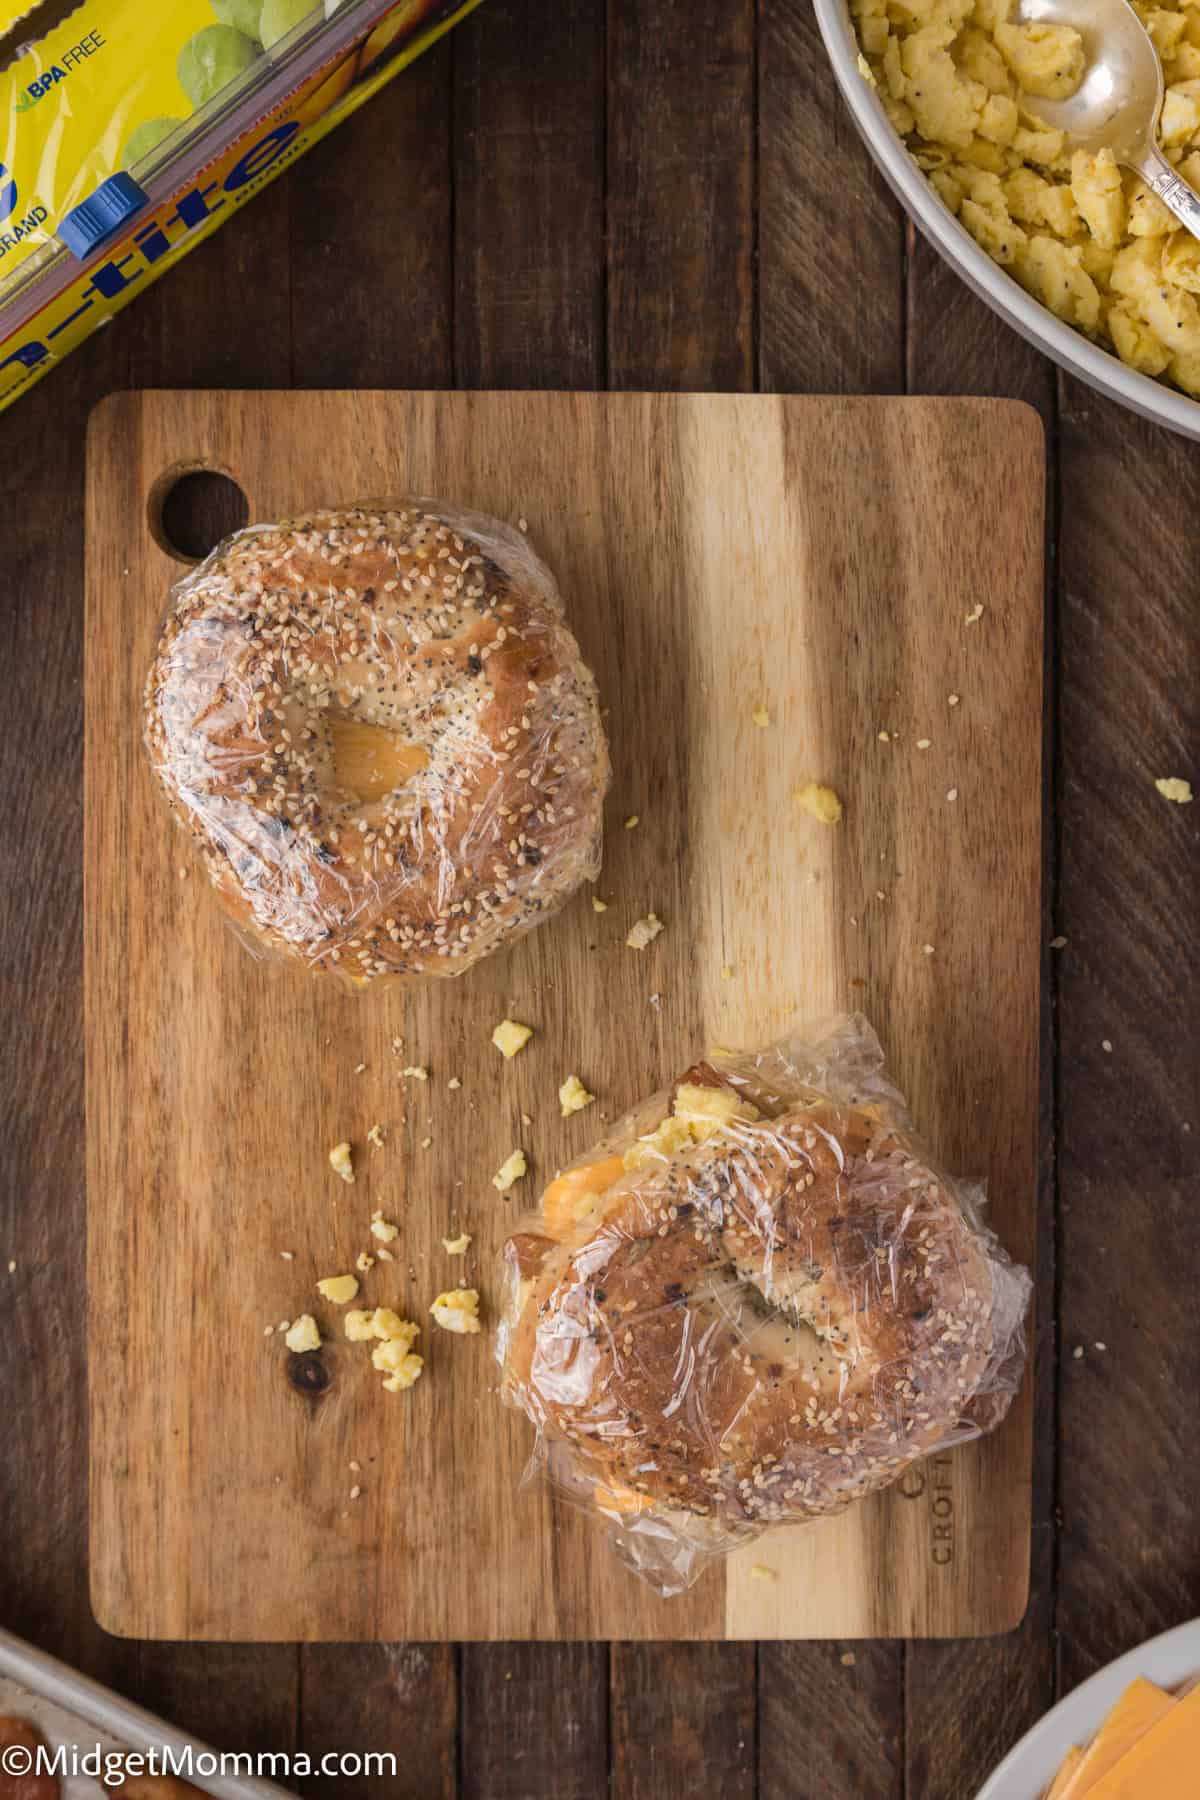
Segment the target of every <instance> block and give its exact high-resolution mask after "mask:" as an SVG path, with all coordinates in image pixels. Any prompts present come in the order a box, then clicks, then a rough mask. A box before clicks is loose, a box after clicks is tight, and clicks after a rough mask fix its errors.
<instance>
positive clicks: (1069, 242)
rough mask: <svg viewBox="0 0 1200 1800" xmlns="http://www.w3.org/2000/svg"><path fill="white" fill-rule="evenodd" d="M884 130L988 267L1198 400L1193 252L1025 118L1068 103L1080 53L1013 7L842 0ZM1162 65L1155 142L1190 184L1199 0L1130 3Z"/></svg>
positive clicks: (1196, 174)
mask: <svg viewBox="0 0 1200 1800" xmlns="http://www.w3.org/2000/svg"><path fill="white" fill-rule="evenodd" d="M850 5H851V11H852V14H853V17H854V23H855V27H856V30H857V33H858V41H859V46H860V49H861V51H862V56H863V67H864V72H865V73H866V74H867V76H868V78H869V79H870V80H871V82H872V83H873V84H874V86H875V87H876V89H877V91H878V93H879V96H880V99H881V101H882V103H883V106H884V110H885V111H886V113H887V115H888V117H889V119H890V120H891V122H892V124H893V126H894V127H895V128H896V130H897V131H898V132H899V133H900V135H901V136H902V137H903V138H904V139H905V141H906V143H907V144H908V147H909V149H910V151H911V152H912V154H913V156H914V157H915V159H916V161H917V163H918V164H919V165H920V167H921V168H922V169H923V170H924V171H925V173H926V175H927V176H928V178H929V180H930V181H931V182H932V184H933V186H934V187H935V188H936V189H937V192H938V193H939V195H940V196H941V198H942V200H943V201H944V202H945V204H946V206H947V207H948V208H949V209H950V211H951V212H952V213H954V214H955V216H956V217H957V218H958V219H959V220H961V222H962V224H963V225H965V226H966V228H967V230H968V231H969V232H970V233H971V235H972V237H974V238H975V240H976V242H977V243H978V244H979V245H980V246H981V247H982V248H983V249H984V250H986V251H987V253H988V255H989V256H990V257H992V259H993V260H994V261H995V262H997V263H999V264H1000V265H1001V266H1002V267H1004V268H1007V269H1008V270H1009V271H1010V273H1011V274H1013V275H1015V276H1016V278H1017V280H1018V281H1020V282H1021V284H1022V286H1023V287H1025V288H1026V289H1027V290H1028V291H1029V292H1030V293H1031V294H1032V295H1033V296H1034V297H1035V298H1036V299H1038V300H1040V301H1041V302H1042V303H1043V304H1044V305H1046V306H1048V307H1049V308H1050V309H1051V310H1052V311H1053V312H1055V313H1057V315H1058V316H1059V318H1061V319H1064V320H1065V321H1066V322H1067V324H1069V325H1073V326H1075V327H1076V328H1077V329H1078V330H1080V331H1083V332H1086V333H1087V335H1088V336H1089V337H1092V338H1094V339H1096V340H1097V341H1098V342H1099V343H1102V344H1104V345H1106V346H1107V347H1108V348H1110V349H1112V350H1115V351H1116V353H1117V355H1118V356H1120V357H1121V359H1122V360H1123V361H1124V362H1126V363H1128V364H1129V366H1130V367H1131V368H1134V369H1137V370H1139V371H1140V372H1141V373H1142V374H1144V375H1156V376H1165V377H1167V378H1168V379H1169V380H1171V381H1173V382H1175V383H1176V384H1177V385H1178V386H1179V387H1181V388H1182V389H1184V390H1185V392H1187V393H1189V394H1194V395H1197V396H1200V298H1198V297H1200V243H1198V242H1197V241H1196V239H1195V238H1194V237H1192V235H1191V234H1190V232H1187V231H1185V230H1183V229H1182V227H1180V226H1179V225H1178V224H1177V223H1176V220H1175V217H1174V215H1173V214H1172V213H1171V212H1170V211H1169V210H1168V208H1167V207H1166V206H1165V205H1164V204H1163V202H1162V201H1161V200H1160V199H1159V198H1158V196H1157V194H1155V193H1153V192H1152V191H1151V190H1150V189H1149V188H1148V187H1147V186H1146V184H1145V183H1144V182H1143V181H1142V180H1140V178H1139V177H1137V176H1135V175H1132V174H1130V173H1128V172H1126V171H1123V170H1121V169H1119V168H1118V167H1117V164H1116V163H1115V162H1114V160H1113V158H1112V155H1111V153H1110V152H1108V151H1101V152H1100V153H1099V154H1098V155H1096V156H1090V155H1087V154H1086V153H1084V152H1083V151H1075V152H1074V153H1072V152H1071V151H1069V150H1068V149H1067V148H1066V146H1065V143H1064V140H1063V134H1062V132H1061V131H1056V130H1052V129H1050V128H1049V127H1048V126H1047V125H1046V124H1045V123H1043V121H1042V120H1040V119H1039V118H1038V116H1037V100H1038V99H1039V98H1042V99H1053V100H1061V99H1066V98H1068V97H1069V96H1070V95H1071V94H1072V93H1074V91H1075V89H1076V87H1077V86H1078V85H1079V82H1080V80H1081V78H1082V76H1083V70H1084V54H1083V44H1082V40H1081V39H1080V36H1079V34H1078V32H1076V31H1074V30H1072V29H1071V28H1070V27H1069V26H1066V25H1053V24H1047V23H1040V24H1031V23H1026V22H1022V21H1021V20H1020V19H1019V18H1018V17H1017V4H1016V0H850ZM1133 5H1134V9H1135V11H1136V12H1137V13H1138V15H1139V17H1140V18H1141V19H1142V21H1143V23H1144V24H1145V26H1146V29H1147V30H1148V31H1149V33H1150V36H1151V38H1152V39H1153V40H1154V44H1155V46H1156V48H1157V50H1158V52H1159V55H1160V56H1161V58H1162V62H1163V70H1164V74H1165V78H1166V84H1167V92H1166V102H1165V104H1164V106H1163V113H1162V121H1161V126H1160V133H1159V136H1160V142H1161V144H1162V148H1163V151H1164V153H1165V155H1166V156H1167V158H1168V159H1169V161H1170V162H1171V163H1172V164H1174V166H1175V167H1176V168H1177V169H1178V171H1179V173H1180V174H1181V175H1182V176H1183V177H1184V178H1185V179H1186V180H1187V181H1189V182H1190V183H1191V184H1192V186H1193V187H1197V188H1200V0H1172V3H1171V4H1168V5H1164V6H1148V5H1146V4H1144V3H1143V0H1133Z"/></svg>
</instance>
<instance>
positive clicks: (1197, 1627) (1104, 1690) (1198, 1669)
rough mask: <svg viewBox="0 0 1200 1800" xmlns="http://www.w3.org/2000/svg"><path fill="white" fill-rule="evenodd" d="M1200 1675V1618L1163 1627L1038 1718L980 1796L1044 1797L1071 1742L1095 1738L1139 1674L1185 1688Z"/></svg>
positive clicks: (991, 1799) (1002, 1799)
mask: <svg viewBox="0 0 1200 1800" xmlns="http://www.w3.org/2000/svg"><path fill="white" fill-rule="evenodd" d="M1198 1674H1200V1619H1192V1620H1190V1621H1189V1623H1188V1624H1186V1625H1177V1626H1176V1627H1175V1630H1174V1631H1164V1632H1163V1634H1162V1636H1161V1637H1156V1638H1151V1639H1150V1641H1149V1643H1147V1644H1139V1646H1138V1648H1137V1649H1136V1650H1130V1651H1128V1652H1127V1653H1126V1655H1124V1656H1119V1657H1118V1658H1117V1660H1116V1662H1112V1663H1109V1665H1108V1667H1107V1668H1106V1669H1101V1670H1100V1672H1099V1673H1098V1674H1096V1675H1093V1676H1092V1677H1091V1678H1090V1680H1088V1681H1085V1682H1084V1683H1083V1684H1082V1685H1081V1686H1080V1687H1077V1688H1075V1689H1074V1691H1073V1692H1072V1693H1070V1694H1068V1695H1067V1697H1066V1699H1065V1700H1060V1701H1059V1703H1058V1705H1057V1706H1056V1707H1055V1708H1054V1710H1053V1712H1048V1713H1047V1714H1046V1716H1045V1718H1044V1719H1039V1720H1038V1722H1037V1724H1036V1725H1035V1726H1034V1727H1033V1730H1032V1731H1030V1732H1027V1733H1026V1735H1025V1736H1024V1737H1023V1738H1022V1739H1021V1741H1020V1743H1019V1744H1018V1745H1017V1746H1016V1748H1015V1749H1014V1750H1010V1751H1009V1753H1008V1755H1007V1756H1006V1757H1005V1759H1004V1761H1003V1762H1002V1763H1001V1764H1000V1767H999V1768H998V1769H997V1770H996V1771H995V1773H994V1774H993V1775H992V1777H991V1779H990V1780H988V1781H986V1782H985V1783H984V1785H983V1787H982V1788H981V1789H980V1791H979V1794H978V1796H977V1800H1040V1796H1041V1795H1042V1794H1044V1793H1045V1791H1046V1789H1047V1788H1048V1787H1049V1785H1050V1783H1051V1782H1052V1781H1053V1780H1054V1777H1055V1775H1056V1774H1057V1772H1058V1770H1059V1768H1060V1767H1061V1765H1062V1761H1063V1758H1064V1757H1065V1756H1066V1754H1067V1751H1068V1750H1069V1749H1070V1748H1071V1746H1072V1744H1086V1743H1087V1742H1088V1741H1089V1740H1090V1739H1091V1738H1093V1737H1095V1735H1096V1733H1097V1732H1098V1731H1099V1729H1100V1727H1101V1725H1103V1723H1104V1721H1105V1719H1106V1718H1107V1717H1108V1715H1109V1713H1110V1712H1111V1711H1112V1709H1113V1707H1114V1706H1115V1705H1116V1703H1117V1701H1118V1700H1119V1699H1120V1698H1121V1695H1122V1694H1123V1693H1124V1692H1125V1689H1126V1688H1127V1687H1128V1686H1129V1684H1130V1682H1131V1681H1133V1680H1134V1678H1135V1677H1136V1676H1138V1675H1144V1676H1145V1677H1146V1680H1147V1681H1154V1682H1157V1684H1158V1685H1159V1687H1168V1688H1175V1687H1180V1686H1181V1685H1182V1684H1183V1683H1184V1682H1185V1681H1188V1680H1190V1678H1191V1677H1192V1676H1193V1675H1198Z"/></svg>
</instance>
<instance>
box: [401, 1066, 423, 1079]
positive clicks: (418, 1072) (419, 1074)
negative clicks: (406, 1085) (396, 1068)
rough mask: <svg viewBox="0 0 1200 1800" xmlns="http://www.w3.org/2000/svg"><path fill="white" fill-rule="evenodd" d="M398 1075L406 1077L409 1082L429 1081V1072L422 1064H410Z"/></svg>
mask: <svg viewBox="0 0 1200 1800" xmlns="http://www.w3.org/2000/svg"><path fill="white" fill-rule="evenodd" d="M400 1073H401V1074H402V1075H405V1076H407V1077H408V1079H409V1080H410V1081H428V1080H429V1070H428V1069H427V1068H426V1067H425V1065H424V1063H410V1064H409V1066H408V1068H407V1069H401V1071H400Z"/></svg>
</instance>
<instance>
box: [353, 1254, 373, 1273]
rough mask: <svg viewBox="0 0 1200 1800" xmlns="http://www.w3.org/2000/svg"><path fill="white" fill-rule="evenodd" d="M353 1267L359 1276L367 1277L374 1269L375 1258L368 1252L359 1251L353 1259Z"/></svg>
mask: <svg viewBox="0 0 1200 1800" xmlns="http://www.w3.org/2000/svg"><path fill="white" fill-rule="evenodd" d="M354 1266H355V1268H356V1269H357V1270H358V1272H359V1274H360V1275H369V1274H370V1273H371V1270H372V1269H373V1268H374V1267H375V1258H374V1257H373V1256H372V1255H371V1252H370V1251H369V1250H360V1251H359V1253H358V1255H357V1256H356V1257H355V1259H354Z"/></svg>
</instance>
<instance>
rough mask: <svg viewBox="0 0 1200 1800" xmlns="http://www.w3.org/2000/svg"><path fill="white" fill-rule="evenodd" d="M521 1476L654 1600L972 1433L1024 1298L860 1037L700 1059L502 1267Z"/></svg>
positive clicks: (968, 1197) (997, 1395) (503, 1339)
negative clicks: (652, 1590) (536, 1484)
mask: <svg viewBox="0 0 1200 1800" xmlns="http://www.w3.org/2000/svg"><path fill="white" fill-rule="evenodd" d="M505 1257H506V1262H507V1297H506V1307H505V1317H504V1323H503V1326H502V1330H501V1336H500V1356H501V1362H502V1367H503V1371H504V1389H505V1393H506V1396H507V1397H508V1398H509V1399H510V1400H512V1401H513V1402H515V1403H516V1404H518V1405H519V1406H521V1407H522V1408H523V1409H524V1411H525V1412H526V1413H527V1414H528V1416H529V1417H530V1418H531V1419H532V1421H533V1422H534V1424H535V1425H536V1427H537V1429H538V1448H537V1452H536V1454H535V1458H534V1462H533V1464H532V1465H531V1467H538V1466H543V1465H544V1466H545V1467H547V1468H548V1471H549V1473H550V1474H551V1476H552V1478H553V1479H555V1480H556V1481H557V1482H558V1483H560V1484H561V1486H562V1487H563V1488H564V1489H565V1490H566V1492H567V1493H568V1494H569V1495H571V1496H573V1497H575V1498H577V1499H579V1500H581V1501H582V1502H583V1503H584V1504H585V1505H587V1506H589V1507H591V1508H593V1509H595V1510H596V1511H598V1512H599V1513H600V1514H601V1515H603V1516H604V1517H605V1518H606V1519H608V1521H609V1522H610V1524H611V1525H612V1528H613V1530H614V1533H615V1535H616V1539H617V1542H618V1546H619V1548H620V1550H621V1552H622V1554H623V1555H624V1556H625V1558H626V1560H627V1561H629V1562H630V1563H631V1564H632V1565H633V1566H634V1567H635V1568H637V1569H638V1570H639V1571H640V1572H641V1573H642V1574H644V1575H645V1576H646V1577H647V1578H648V1579H649V1580H650V1581H651V1582H652V1583H653V1584H654V1585H655V1586H656V1587H658V1588H659V1590H660V1591H661V1592H664V1593H671V1592H677V1591H679V1590H680V1589H681V1588H683V1587H686V1586H687V1585H688V1584H689V1583H690V1582H691V1581H692V1580H694V1579H695V1577H696V1575H697V1574H698V1572H699V1569H700V1567H701V1566H702V1561H703V1559H704V1558H705V1557H706V1556H709V1555H713V1554H719V1553H721V1552H723V1551H725V1550H728V1549H730V1548H732V1547H733V1546H734V1545H736V1544H739V1543H742V1542H745V1541H746V1540H747V1539H748V1538H750V1537H752V1536H754V1535H756V1534H757V1533H758V1532H759V1531H761V1530H763V1529H764V1528H765V1527H767V1526H771V1525H777V1524H782V1523H788V1522H794V1521H799V1520H804V1519H809V1518H814V1517H819V1516H821V1515H823V1514H827V1513H832V1512H837V1511H840V1510H841V1509H842V1508H843V1507H845V1506H847V1505H849V1504H850V1503H852V1502H853V1501H855V1500H858V1499H861V1498H862V1497H864V1496H865V1495H867V1494H869V1493H871V1492H873V1491H874V1490H876V1489H878V1488H881V1487H885V1486H887V1485H888V1484H889V1483H891V1482H893V1481H895V1480H896V1479H897V1478H898V1477H899V1476H900V1475H901V1474H902V1473H903V1471H904V1470H905V1468H907V1467H908V1465H909V1464H910V1463H912V1462H913V1461H914V1460H915V1459H916V1458H918V1457H921V1456H925V1455H928V1454H929V1452H931V1451H933V1450H939V1449H944V1448H946V1447H947V1446H948V1445H951V1444H954V1443H958V1442H961V1441H962V1440H963V1439H965V1438H968V1437H974V1436H977V1435H978V1434H979V1433H980V1432H983V1431H986V1430H989V1429H991V1428H992V1427H993V1426H994V1425H996V1424H998V1423H999V1421H1000V1420H1001V1419H1002V1418H1003V1417H1004V1415H1005V1413H1006V1412H1007V1410H1008V1407H1009V1404H1010V1402H1011V1400H1012V1396H1013V1394H1014V1392H1015V1391H1016V1388H1017V1385H1018V1383H1019V1380H1020V1375H1021V1370H1022V1367H1023V1362H1024V1340H1023V1334H1022V1321H1023V1318H1024V1314H1025V1311H1026V1307H1027V1305H1028V1300H1029V1294H1030V1288H1031V1283H1030V1279H1029V1276H1028V1274H1027V1273H1026V1271H1025V1270H1024V1269H1022V1268H1019V1267H1017V1266H1015V1265H1014V1264H1013V1263H1012V1262H1010V1260H1009V1258H1008V1257H1007V1256H1006V1255H1005V1253H1004V1251H1003V1250H1002V1249H1001V1248H1000V1246H999V1244H998V1243H997V1241H996V1239H995V1237H994V1236H993V1234H992V1233H991V1232H990V1231H987V1230H986V1229H985V1228H984V1227H983V1226H982V1225H981V1224H980V1222H979V1218H978V1214H977V1211H976V1207H975V1205H974V1202H973V1196H972V1194H971V1192H970V1191H969V1190H967V1189H966V1188H964V1187H963V1186H962V1185H960V1184H957V1183H955V1182H953V1181H951V1180H950V1179H949V1178H948V1177H947V1176H945V1175H944V1174H942V1173H940V1172H939V1171H938V1169H937V1168H936V1165H935V1164H934V1162H933V1159H932V1158H931V1156H930V1154H929V1152H928V1151H927V1150H926V1149H925V1148H924V1147H923V1146H922V1144H921V1143H920V1141H919V1140H918V1139H917V1137H916V1136H915V1134H914V1133H913V1130H912V1128H911V1125H910V1123H909V1121H908V1118H907V1115H906V1113H905V1111H904V1106H903V1102H902V1100H901V1098H900V1096H899V1094H898V1093H897V1092H896V1091H895V1089H894V1088H892V1087H891V1085H890V1084H889V1083H888V1082H887V1081H886V1079H885V1077H884V1074H883V1055H882V1051H881V1050H880V1047H879V1043H878V1040H877V1039H876V1038H875V1036H874V1034H873V1032H872V1031H871V1030H870V1027H869V1026H868V1025H867V1024H866V1022H865V1021H864V1020H863V1019H861V1018H857V1017H853V1018H843V1019H839V1020H837V1021H834V1022H833V1023H832V1024H831V1025H829V1026H827V1027H824V1028H823V1029H822V1030H821V1031H819V1032H817V1033H815V1034H809V1035H808V1036H807V1037H792V1038H788V1039H786V1040H784V1041H783V1042H781V1043H779V1044H775V1045H773V1046H771V1047H770V1048H768V1049H765V1050H763V1051H761V1052H758V1053H754V1054H747V1055H744V1056H735V1055H731V1054H714V1055H713V1056H711V1057H710V1058H709V1060H707V1061H706V1062H703V1063H699V1064H697V1065H696V1066H695V1067H694V1068H692V1069H690V1070H689V1071H688V1072H687V1074H686V1075H684V1076H683V1077H682V1078H681V1079H680V1080H679V1081H677V1082H675V1083H674V1085H673V1086H672V1087H671V1088H670V1089H669V1090H667V1091H666V1092H665V1093H663V1094H660V1095H657V1096H655V1098H654V1099H653V1100H651V1101H648V1102H646V1103H645V1105H643V1106H642V1107H639V1108H638V1109H637V1111H636V1112H635V1113H633V1114H631V1115H630V1116H629V1117H628V1118H627V1119H625V1120H623V1121H622V1122H621V1124H620V1125H619V1126H618V1127H617V1128H616V1130H615V1131H614V1132H613V1134H611V1135H610V1137H609V1138H607V1139H606V1140H605V1141H604V1142H603V1143H601V1144H599V1145H597V1146H596V1148H595V1149H594V1150H593V1151H591V1152H590V1153H589V1154H588V1155H587V1156H586V1157H585V1158H583V1159H581V1161H580V1162H579V1163H577V1164H576V1165H575V1166H574V1167H573V1168H571V1169H569V1170H567V1171H566V1172H565V1173H564V1174H562V1175H560V1176H559V1177H558V1178H557V1179H556V1180H555V1181H553V1182H552V1183H551V1184H550V1186H549V1187H548V1188H547V1190H546V1193H545V1195H544V1196H543V1200H542V1207H541V1211H540V1213H539V1215H538V1216H537V1217H536V1218H532V1219H530V1220H529V1221H527V1222H526V1224H525V1226H524V1228H523V1229H521V1230H519V1231H518V1232H517V1233H516V1234H515V1235H514V1236H513V1237H512V1238H511V1239H510V1240H509V1243H508V1245H507V1246H506V1251H505Z"/></svg>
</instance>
